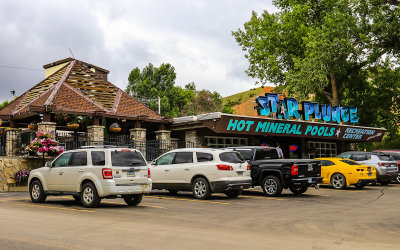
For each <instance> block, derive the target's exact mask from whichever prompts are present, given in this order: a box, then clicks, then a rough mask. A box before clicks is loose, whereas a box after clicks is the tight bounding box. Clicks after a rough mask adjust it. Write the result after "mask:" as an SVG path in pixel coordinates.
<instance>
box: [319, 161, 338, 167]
mask: <svg viewBox="0 0 400 250" xmlns="http://www.w3.org/2000/svg"><path fill="white" fill-rule="evenodd" d="M333 165H335V163H333V162H331V161H327V160H322V161H321V166H323V167H327V166H333Z"/></svg>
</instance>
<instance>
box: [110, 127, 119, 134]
mask: <svg viewBox="0 0 400 250" xmlns="http://www.w3.org/2000/svg"><path fill="white" fill-rule="evenodd" d="M108 130H109V131H110V132H112V133H119V132H121V128H116V127H109V128H108Z"/></svg>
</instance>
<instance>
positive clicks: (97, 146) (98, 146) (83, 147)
mask: <svg viewBox="0 0 400 250" xmlns="http://www.w3.org/2000/svg"><path fill="white" fill-rule="evenodd" d="M88 148H133V147H132V146H115V145H96V146H81V147H80V149H88Z"/></svg>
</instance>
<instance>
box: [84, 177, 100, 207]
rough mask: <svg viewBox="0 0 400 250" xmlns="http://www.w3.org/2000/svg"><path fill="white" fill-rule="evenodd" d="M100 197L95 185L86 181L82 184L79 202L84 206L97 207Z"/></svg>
mask: <svg viewBox="0 0 400 250" xmlns="http://www.w3.org/2000/svg"><path fill="white" fill-rule="evenodd" d="M100 202H101V199H100V197H99V195H98V193H97V189H96V187H95V185H94V184H93V183H91V182H87V183H85V184H84V185H83V187H82V191H81V203H82V205H83V206H84V207H98V206H99V205H100Z"/></svg>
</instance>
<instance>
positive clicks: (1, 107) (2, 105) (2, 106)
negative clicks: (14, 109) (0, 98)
mask: <svg viewBox="0 0 400 250" xmlns="http://www.w3.org/2000/svg"><path fill="white" fill-rule="evenodd" d="M8 104H10V102H9V101H7V100H6V101H4V102H2V103H0V110H1V109H3V108H4V107H5V106H7V105H8Z"/></svg>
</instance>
